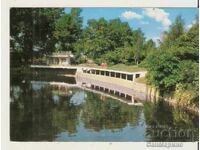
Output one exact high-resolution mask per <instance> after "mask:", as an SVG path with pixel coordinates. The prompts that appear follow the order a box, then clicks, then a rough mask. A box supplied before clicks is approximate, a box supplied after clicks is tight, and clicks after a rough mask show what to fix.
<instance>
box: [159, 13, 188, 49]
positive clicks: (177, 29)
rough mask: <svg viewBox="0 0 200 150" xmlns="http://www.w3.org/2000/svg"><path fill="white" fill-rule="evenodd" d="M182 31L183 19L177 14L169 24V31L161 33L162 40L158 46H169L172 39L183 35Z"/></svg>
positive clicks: (171, 43) (164, 47)
mask: <svg viewBox="0 0 200 150" xmlns="http://www.w3.org/2000/svg"><path fill="white" fill-rule="evenodd" d="M184 32H185V30H184V21H183V19H182V17H181V16H177V17H176V19H175V22H174V23H173V24H172V25H171V27H170V29H169V32H164V33H163V41H162V42H161V46H160V48H161V49H163V50H165V49H167V48H170V47H171V46H172V45H173V43H174V41H175V40H176V39H177V38H179V37H180V36H181V35H183V34H184Z"/></svg>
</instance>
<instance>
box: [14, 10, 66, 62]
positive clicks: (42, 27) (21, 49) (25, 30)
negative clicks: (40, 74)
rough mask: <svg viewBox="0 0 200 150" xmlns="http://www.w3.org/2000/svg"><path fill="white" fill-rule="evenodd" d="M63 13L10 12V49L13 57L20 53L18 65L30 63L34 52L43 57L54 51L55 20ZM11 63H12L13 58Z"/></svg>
mask: <svg viewBox="0 0 200 150" xmlns="http://www.w3.org/2000/svg"><path fill="white" fill-rule="evenodd" d="M63 11H64V10H63V9H61V8H46V9H43V8H12V9H11V10H10V39H11V40H10V47H11V51H12V52H14V55H15V54H17V53H20V54H19V55H20V56H21V57H20V58H19V59H20V61H19V62H18V63H19V65H21V63H24V62H25V63H24V65H27V64H29V63H31V59H32V58H33V56H34V51H39V52H40V55H43V54H45V53H50V52H52V51H53V50H54V45H55V43H56V41H55V38H54V37H53V30H54V27H55V20H57V19H58V18H59V17H60V16H61V14H63ZM17 55H18V54H17ZM23 60H24V61H23ZM11 61H14V57H13V59H12V60H11ZM13 64H14V62H13Z"/></svg>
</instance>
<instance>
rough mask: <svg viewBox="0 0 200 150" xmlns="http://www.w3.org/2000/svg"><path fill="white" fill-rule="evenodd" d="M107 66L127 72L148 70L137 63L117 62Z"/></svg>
mask: <svg viewBox="0 0 200 150" xmlns="http://www.w3.org/2000/svg"><path fill="white" fill-rule="evenodd" d="M107 68H108V69H111V70H118V71H127V72H137V71H146V70H145V69H144V68H140V67H138V66H136V65H125V64H117V65H113V66H108V67H107Z"/></svg>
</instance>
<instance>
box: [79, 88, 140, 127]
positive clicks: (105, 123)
mask: <svg viewBox="0 0 200 150" xmlns="http://www.w3.org/2000/svg"><path fill="white" fill-rule="evenodd" d="M140 112H141V109H140V108H139V107H131V106H128V105H126V104H122V103H120V102H118V101H117V100H113V99H110V98H105V99H104V101H102V100H101V96H100V95H99V96H97V94H94V93H91V92H88V93H87V97H86V103H84V106H83V114H82V120H83V122H84V125H85V128H88V129H93V130H94V131H100V130H102V129H111V130H112V131H115V129H121V128H124V127H126V126H127V124H128V123H129V124H130V125H131V126H136V125H137V123H138V117H139V114H140Z"/></svg>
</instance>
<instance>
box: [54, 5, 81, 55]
mask: <svg viewBox="0 0 200 150" xmlns="http://www.w3.org/2000/svg"><path fill="white" fill-rule="evenodd" d="M80 13H81V9H78V8H72V9H71V12H70V13H69V14H64V15H63V16H62V17H60V18H59V19H58V20H57V22H56V25H55V31H54V37H55V38H56V39H57V50H60V51H72V52H73V51H74V44H75V43H76V42H77V41H78V40H80V35H81V32H82V17H81V16H80Z"/></svg>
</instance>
